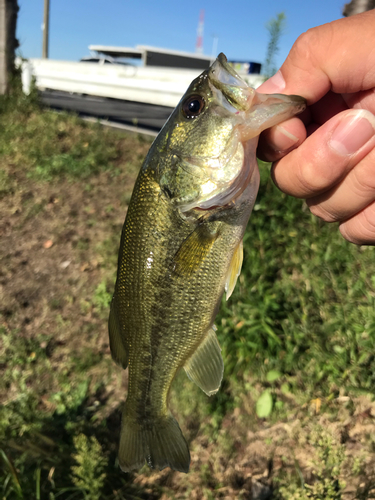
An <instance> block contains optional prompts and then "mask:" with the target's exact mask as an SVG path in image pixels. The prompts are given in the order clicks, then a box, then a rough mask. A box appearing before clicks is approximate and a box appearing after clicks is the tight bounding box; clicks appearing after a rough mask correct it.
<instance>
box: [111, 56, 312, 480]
mask: <svg viewBox="0 0 375 500" xmlns="http://www.w3.org/2000/svg"><path fill="white" fill-rule="evenodd" d="M305 105H306V103H305V99H303V98H302V97H300V96H284V95H279V94H275V95H266V94H260V93H258V92H256V91H255V90H254V89H252V88H251V87H249V86H248V85H247V83H246V82H245V81H244V80H243V79H242V78H241V77H240V76H239V75H238V74H237V73H236V72H235V71H234V69H233V68H232V67H231V66H230V64H229V63H228V61H227V59H226V57H225V55H224V54H220V55H219V56H218V57H217V59H216V60H215V61H214V63H213V64H212V65H211V66H210V68H209V69H207V70H205V71H204V72H203V73H202V74H201V75H200V76H198V77H197V78H196V79H195V80H194V81H193V82H192V83H191V85H190V86H189V88H188V89H187V91H186V93H185V95H184V96H183V97H182V99H181V101H180V103H179V104H178V105H177V107H176V108H175V110H174V111H173V112H172V114H171V116H170V117H169V119H168V120H167V122H166V123H165V125H164V127H163V128H162V130H161V131H160V133H159V135H158V136H157V137H156V139H155V140H154V142H153V144H152V145H151V148H150V150H149V152H148V154H147V156H146V159H145V161H144V164H143V166H142V167H141V170H140V172H139V175H138V178H137V180H136V183H135V186H134V190H133V193H132V197H131V200H130V204H129V207H128V211H127V214H126V219H125V223H124V226H123V230H122V235H121V243H120V249H119V257H118V271H117V279H116V284H115V289H114V294H113V298H112V302H111V307H110V314H109V321H108V326H109V341H110V349H111V354H112V358H113V360H114V361H115V362H116V363H117V364H118V365H120V366H121V367H122V368H123V369H125V368H127V367H128V370H129V371H128V393H127V399H126V402H125V404H124V407H123V414H122V424H121V436H120V444H119V451H118V459H119V465H120V467H121V469H122V470H123V471H125V472H130V471H132V470H136V469H140V468H141V467H143V466H144V465H145V464H146V463H147V464H148V465H149V466H150V467H152V468H156V469H160V470H162V469H164V468H165V467H170V468H171V469H173V470H176V471H180V472H188V471H189V466H190V452H189V447H188V444H187V442H186V440H185V438H184V436H183V434H182V431H181V429H180V427H179V425H178V423H177V420H176V419H175V418H174V416H173V415H172V414H171V412H170V410H169V408H168V394H169V392H170V388H171V385H172V382H173V379H174V378H175V376H176V374H177V372H178V371H179V370H180V369H181V368H184V369H185V372H186V374H187V376H188V377H189V378H190V379H191V380H192V381H193V382H194V383H195V384H197V385H198V386H199V387H200V388H201V389H202V390H203V391H204V392H205V393H206V394H207V395H208V396H211V395H213V394H215V393H216V392H217V391H218V389H219V387H220V384H221V381H222V377H223V371H224V364H223V359H222V355H221V348H220V345H219V342H218V339H217V336H216V333H215V330H216V328H215V325H214V320H215V316H216V314H217V312H218V310H219V307H220V303H221V299H222V296H223V294H224V293H226V298H227V299H228V298H229V297H230V295H231V293H232V291H233V289H234V286H235V284H236V281H237V278H238V276H239V274H240V271H241V265H242V260H243V245H242V239H243V235H244V231H245V228H246V224H247V222H248V220H249V217H250V214H251V211H252V208H253V206H254V203H255V199H256V195H257V192H258V187H259V170H258V166H257V160H256V147H257V143H258V137H259V134H260V133H261V132H262V131H263V130H264V129H266V128H268V127H271V126H273V125H275V124H277V123H279V122H281V121H283V120H285V119H287V118H289V117H291V116H293V115H295V114H297V113H300V112H301V111H303V109H304V108H305Z"/></svg>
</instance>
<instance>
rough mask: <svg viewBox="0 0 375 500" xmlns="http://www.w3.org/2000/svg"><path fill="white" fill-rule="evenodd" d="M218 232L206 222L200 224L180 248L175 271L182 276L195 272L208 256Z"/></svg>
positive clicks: (175, 258)
mask: <svg viewBox="0 0 375 500" xmlns="http://www.w3.org/2000/svg"><path fill="white" fill-rule="evenodd" d="M218 234H219V233H218V231H216V230H215V229H211V227H207V225H206V224H201V225H199V226H198V227H197V228H196V229H195V230H194V231H193V232H192V233H191V234H189V236H188V237H187V238H186V239H185V240H184V241H183V242H182V244H181V246H180V248H179V249H178V251H177V253H176V255H175V257H174V261H175V268H174V272H175V273H176V274H178V275H182V276H190V275H191V274H193V273H194V272H195V271H196V270H197V269H198V268H199V267H200V265H201V264H202V262H203V261H204V259H205V258H206V257H207V255H208V253H209V252H210V250H211V248H212V245H213V244H214V242H215V240H216V238H217V237H218Z"/></svg>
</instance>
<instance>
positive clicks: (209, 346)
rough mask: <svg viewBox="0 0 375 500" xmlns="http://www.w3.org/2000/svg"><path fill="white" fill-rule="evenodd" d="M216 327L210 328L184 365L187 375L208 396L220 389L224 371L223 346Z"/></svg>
mask: <svg viewBox="0 0 375 500" xmlns="http://www.w3.org/2000/svg"><path fill="white" fill-rule="evenodd" d="M214 328H215V327H213V328H210V330H209V331H208V334H207V336H206V337H205V339H204V340H203V342H202V343H201V344H200V345H199V347H198V349H197V350H196V351H195V353H194V354H193V355H192V356H191V358H189V359H188V360H187V362H186V363H185V366H184V369H185V372H186V375H187V376H188V377H189V378H190V380H192V381H193V382H194V383H195V384H197V386H198V387H200V388H201V389H202V391H203V392H205V393H206V394H207V396H212V394H215V392H217V391H218V390H219V387H220V384H221V381H222V378H223V373H224V363H223V358H222V357H221V348H220V345H219V341H218V340H217V337H216V334H215V331H214Z"/></svg>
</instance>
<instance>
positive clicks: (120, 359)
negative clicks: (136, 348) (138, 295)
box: [108, 296, 129, 369]
mask: <svg viewBox="0 0 375 500" xmlns="http://www.w3.org/2000/svg"><path fill="white" fill-rule="evenodd" d="M108 331H109V346H110V348H111V354H112V358H113V360H114V361H115V363H117V364H118V365H120V366H121V367H122V368H124V369H125V368H126V367H127V366H128V358H129V355H128V351H127V350H126V348H125V345H124V342H123V340H122V335H121V333H122V332H121V325H120V322H119V317H118V312H117V300H116V297H115V296H113V299H112V302H111V310H110V313H109V319H108Z"/></svg>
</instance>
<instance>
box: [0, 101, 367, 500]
mask: <svg viewBox="0 0 375 500" xmlns="http://www.w3.org/2000/svg"><path fill="white" fill-rule="evenodd" d="M0 109H1V113H0V127H1V128H2V130H3V133H2V135H1V136H0V158H1V159H2V165H3V166H4V168H3V169H2V170H0V199H3V200H7V197H9V199H10V198H11V197H13V198H15V199H17V196H18V195H20V196H21V195H22V194H23V193H24V191H25V185H27V183H26V184H25V181H24V180H22V179H21V177H22V176H26V178H27V179H29V180H30V182H32V183H33V184H32V186H34V187H35V186H39V187H38V189H41V190H43V189H45V193H44V192H42V191H41V192H42V195H40V196H39V198H38V199H37V200H33V199H31V200H30V201H28V200H27V199H26V201H25V202H23V205H22V204H21V206H22V207H23V210H24V212H25V214H26V216H25V219H24V220H25V221H30V220H34V219H35V220H38V219H37V218H38V217H39V218H40V217H44V214H45V213H46V212H45V210H46V206H47V205H48V198H49V196H50V192H49V189H50V188H49V186H53V191H52V192H53V193H55V192H56V189H57V188H56V186H58V185H59V182H62V181H68V182H73V181H74V182H75V183H80V184H79V185H80V186H81V188H82V193H83V192H85V193H92V196H93V198H92V199H93V202H94V201H95V200H94V197H95V192H96V191H95V190H96V189H97V187H96V186H97V184H96V182H97V181H96V179H97V177H98V176H99V175H101V174H102V173H103V172H104V173H106V174H108V177H106V179H107V181H108V182H113V184H116V183H117V182H118V179H119V178H120V176H121V175H122V170H123V168H124V167H123V162H124V158H126V162H127V164H129V165H130V167H129V170H128V174H127V175H129V182H132V181H133V180H134V176H135V173H136V171H137V169H138V168H139V165H140V163H141V160H142V157H143V154H144V150H145V144H144V140H143V139H141V138H137V137H136V136H134V137H132V138H131V139H129V138H128V139H127V140H126V141H124V140H123V139H122V138H121V136H119V135H118V134H116V133H114V132H111V131H110V130H106V129H103V128H101V127H99V126H93V125H87V124H85V123H83V122H81V121H80V120H79V119H78V118H77V117H74V116H70V115H68V114H65V113H61V114H57V113H53V112H50V111H47V110H41V109H40V108H39V105H38V103H37V100H36V99H35V96H32V97H31V98H25V97H23V96H21V95H19V96H18V97H17V98H16V99H15V98H14V97H13V100H12V98H10V99H3V100H2V101H0ZM146 146H147V145H146ZM146 149H147V148H146ZM141 151H142V152H141ZM260 169H261V186H260V192H259V196H258V199H257V202H256V205H255V208H254V212H253V214H252V217H251V220H250V223H249V225H248V228H247V230H246V234H245V238H244V264H243V270H242V274H241V276H240V278H239V280H238V283H237V286H236V289H235V291H234V293H233V295H232V297H231V299H230V300H229V302H225V301H224V300H223V303H222V307H221V310H220V313H219V315H218V318H217V319H216V324H217V326H218V337H219V340H220V344H221V346H222V348H223V358H224V360H225V377H224V381H223V385H222V387H221V389H220V391H219V392H218V394H217V395H216V396H215V397H212V398H209V399H208V398H206V397H205V396H204V395H203V394H202V393H201V392H200V391H199V390H198V389H197V388H196V387H193V386H192V384H191V383H190V382H189V381H188V380H187V379H186V377H184V376H183V374H181V375H180V376H179V377H178V379H177V381H176V384H175V390H174V391H172V396H171V403H172V407H173V409H174V411H175V413H177V414H178V415H177V416H178V420H179V421H180V423H181V425H182V427H183V428H184V432H185V434H186V436H187V437H188V439H189V440H191V445H192V446H193V449H198V450H200V452H201V453H203V455H204V450H205V449H206V448H207V447H208V448H209V447H210V446H212V448H209V449H210V450H215V451H213V454H214V458H212V459H211V461H210V460H208V461H206V462H205V463H202V465H201V467H200V469H199V470H198V471H196V470H195V471H192V472H191V473H190V475H189V476H188V477H187V479H184V477H183V476H182V475H179V479H178V486H176V483H173V484H172V481H173V477H172V476H168V478H169V479H168V480H167V479H165V477H164V476H163V475H162V474H161V475H160V480H154V479H153V477H154V476H153V475H152V473H151V472H150V471H149V470H148V469H147V468H145V469H144V470H142V474H140V475H136V476H133V475H129V474H128V475H124V474H121V473H120V471H119V469H118V466H117V462H116V447H117V442H118V433H119V427H120V408H119V406H118V405H117V406H116V405H115V404H114V403H113V401H112V400H110V394H109V395H108V394H107V393H106V388H108V387H110V386H114V385H115V384H114V382H113V380H114V379H115V378H116V377H118V375H116V374H117V373H118V372H116V368H115V367H114V365H113V363H112V362H111V361H110V360H109V354H106V355H105V354H103V352H104V348H101V347H97V345H96V344H97V342H98V339H99V337H100V335H99V333H97V330H98V325H101V328H102V329H105V328H106V321H107V313H108V307H109V302H110V299H111V292H112V287H113V280H114V277H115V268H116V261H117V246H118V243H119V235H120V233H119V231H120V227H119V225H118V223H112V222H111V218H112V217H113V214H115V213H116V211H117V210H118V208H116V207H117V205H116V203H117V202H121V203H124V201H125V202H126V201H127V200H128V199H129V192H130V191H129V187H128V186H126V185H124V188H123V191H122V194H121V196H122V198H123V199H122V200H117V199H114V200H112V201H111V202H110V203H107V204H106V205H105V207H104V209H103V210H102V212H101V213H100V214H99V215H98V214H96V213H95V210H94V208H95V207H91V206H87V207H85V210H86V212H87V217H88V218H87V220H86V219H85V224H87V226H88V227H91V228H92V234H93V239H92V240H91V239H90V238H86V237H85V236H84V235H80V234H79V235H77V238H76V240H74V242H73V243H72V252H73V254H72V255H74V256H75V258H76V259H77V262H79V263H82V262H83V263H84V266H83V267H82V269H83V270H82V271H81V273H83V274H82V276H84V278H82V283H83V284H81V282H79V283H80V285H79V286H80V287H81V288H80V292H79V294H78V296H77V297H76V296H75V295H74V293H73V291H72V292H71V295H70V294H69V295H67V294H66V292H65V296H63V297H52V298H50V299H49V302H48V307H49V310H50V311H51V314H50V316H48V317H49V318H53V321H54V323H53V324H54V325H56V330H54V331H51V332H50V333H49V334H46V333H39V332H33V335H31V336H30V335H26V334H25V333H24V331H23V327H22V325H21V324H20V325H19V327H17V328H15V329H9V328H8V327H7V326H6V320H5V319H4V318H5V316H4V318H3V319H4V326H2V327H0V395H1V398H2V399H1V401H2V402H3V404H2V406H1V408H0V463H2V467H1V469H0V498H2V499H4V500H13V499H20V498H24V499H34V498H35V499H39V498H40V499H44V498H46V499H48V500H50V499H51V500H52V499H55V498H56V499H64V500H70V499H92V500H94V499H97V498H103V499H105V500H109V499H111V500H112V499H119V500H121V499H133V498H134V499H142V498H150V499H151V498H152V499H157V498H163V500H164V499H166V498H179V499H180V498H181V499H182V498H189V495H190V493H191V491H192V490H193V488H194V485H197V488H198V489H199V488H200V490H199V491H201V493H202V495H203V496H202V498H207V499H208V498H216V497H217V498H220V497H219V496H217V495H219V493H217V492H218V491H220V489H221V488H223V487H224V486H227V485H228V484H230V485H232V484H234V485H235V486H233V487H235V488H237V483H238V484H242V482H243V481H245V480H242V479H241V478H240V479H238V481H237V479H233V477H234V478H236V477H237V476H236V475H234V476H233V475H232V476H231V477H230V478H229V479H228V478H226V476H225V474H224V472H223V473H220V463H221V461H224V462H225V463H227V464H230V463H231V460H234V461H235V460H236V453H237V451H236V450H237V448H240V446H241V439H242V440H243V442H242V445H243V444H244V443H245V442H246V439H247V437H246V436H247V432H248V430H249V429H254V432H255V431H256V430H257V429H262V426H267V425H269V426H272V425H273V424H276V423H277V422H284V421H285V422H292V421H300V425H299V427H298V426H297V430H298V433H300V434H298V435H297V434H296V436H294V437H293V439H294V440H295V442H296V443H298V446H300V447H303V446H305V445H306V446H308V447H309V450H310V451H311V454H312V457H313V458H312V464H311V470H312V471H313V472H310V474H309V475H308V474H307V473H306V471H305V470H302V469H301V467H300V464H299V462H298V460H297V459H295V461H292V462H291V463H290V457H289V458H288V459H285V468H283V469H282V471H281V472H279V473H277V474H276V473H275V476H274V478H273V479H274V484H273V487H274V492H275V495H276V496H275V498H278V499H280V500H293V499H295V500H304V499H307V498H314V499H317V500H318V499H323V498H325V499H327V500H328V499H332V500H333V499H335V500H336V499H337V500H338V499H341V498H343V499H344V498H346V497H345V496H344V489H345V486H344V484H343V476H345V477H347V476H349V477H356V476H361V477H362V483H361V490H359V489H357V498H363V499H364V498H371V497H370V496H369V495H370V494H371V491H372V488H374V484H375V481H374V478H373V477H372V478H371V477H370V476H369V475H368V474H367V472H366V473H365V472H364V471H365V470H366V466H365V464H366V463H367V462H366V460H368V459H369V457H371V456H372V455H373V452H374V448H375V446H374V440H373V438H372V437H371V433H369V434H365V433H364V434H363V439H362V441H361V443H362V444H361V446H362V447H363V450H362V451H363V457H362V456H356V457H354V458H353V461H352V462H350V461H349V462H350V463H349V462H348V461H347V460H346V459H344V457H343V450H344V448H345V440H344V441H343V443H341V442H340V440H338V439H337V436H334V435H333V434H332V433H331V431H328V430H326V429H324V432H323V431H319V430H318V431H317V429H321V428H320V427H317V425H316V424H317V422H316V416H317V414H318V416H319V415H324V418H326V421H327V422H331V423H335V424H336V425H337V426H338V427H339V428H340V429H341V430H342V429H344V430H345V429H346V427H345V426H344V423H345V422H346V420H345V419H348V418H349V419H350V418H353V415H355V410H356V409H355V404H356V403H355V401H357V400H356V398H357V397H359V396H361V395H365V397H366V398H367V399H366V401H368V402H369V403H368V404H371V401H372V398H373V395H374V387H375V370H374V361H375V359H374V353H375V307H374V306H375V253H374V252H375V250H374V248H373V247H356V246H354V245H351V244H349V243H347V242H346V241H345V240H344V239H343V238H342V237H341V236H340V234H339V232H338V228H337V226H336V225H329V224H325V223H323V222H321V221H320V220H318V219H316V218H315V217H313V216H312V215H311V214H310V213H309V211H308V210H307V208H306V206H305V205H304V203H303V202H302V201H301V200H296V199H293V198H291V197H288V196H286V195H284V194H282V193H281V192H280V191H279V190H278V189H277V188H276V187H275V186H274V185H273V183H272V181H271V180H270V177H269V165H266V164H260ZM121 179H122V182H123V178H122V177H121ZM41 186H42V187H41ZM43 186H45V187H44V188H43ZM30 189H31V188H30ZM51 189H52V188H51ZM13 198H12V199H13ZM105 217H108V222H107V225H108V231H107V233H105V234H104V232H103V233H100V232H99V230H98V229H96V228H97V227H98V226H100V224H101V222H102V220H107V219H105ZM101 219H102V220H101ZM63 223H64V222H62V224H63ZM112 224H113V226H112ZM16 229H17V230H19V231H20V237H22V224H21V223H20V224H19V225H18V226H17V227H16ZM115 230H116V234H115V233H114V231H115ZM117 233H118V234H117ZM90 234H91V233H90ZM74 252H75V253H74ZM88 253H90V259H91V260H95V259H96V261H97V263H96V264H95V265H93V264H91V263H87V262H86V260H89V257H87V254H88ZM63 259H65V257H64V258H62V260H63ZM90 262H91V261H90ZM72 265H73V264H72ZM90 266H91V267H90ZM86 269H88V270H87V271H86ZM84 273H87V274H84ZM90 273H91V274H90ZM80 276H81V275H80ZM85 280H86V281H85ZM76 285H77V281H75V280H72V282H71V287H72V289H73V288H74V287H75V286H76ZM64 307H66V308H67V309H66V310H67V312H66V313H65V314H64ZM73 308H75V309H74V310H76V311H77V312H76V314H77V315H78V316H82V317H84V318H87V319H86V320H85V321H86V322H83V326H82V328H81V329H80V330H79V331H77V332H76V335H77V336H78V337H77V343H76V344H74V345H72V347H71V349H70V351H69V349H68V347H69V346H67V347H66V350H65V351H64V353H65V354H62V355H61V358H62V359H61V361H60V362H59V363H60V364H59V365H58V369H57V368H56V367H57V365H56V363H57V361H56V360H55V359H54V358H53V356H52V354H51V352H52V351H53V348H54V345H55V343H56V342H57V341H56V338H58V337H59V334H60V333H61V332H67V331H70V330H73V329H74V321H73V319H72V318H71V317H70V314H71V312H72V311H73ZM50 321H52V319H50ZM74 331H75V330H74ZM80 342H81V343H80ZM113 390H114V389H113ZM103 394H105V395H106V396H105V398H104V397H103V398H102V395H103ZM338 396H339V397H340V398H344V397H347V399H348V402H347V403H346V405H345V407H344V409H343V410H342V409H340V408H338V406H337V404H336V403H335V401H336V400H337V398H338ZM311 400H314V401H318V402H319V408H320V410H317V411H316V412H315V413H314V412H312V411H311V409H310V407H311ZM238 409H240V410H241V411H240V412H238V411H237V410H238ZM236 411H237V412H236ZM233 415H236V417H233V420H230V422H231V425H230V426H229V427H228V418H232V416H233ZM233 422H234V424H233ZM345 425H346V424H345ZM236 427H238V432H237V434H238V435H237V436H235V435H232V434H231V432H232V431H233V428H236ZM296 432H297V431H296ZM241 433H242V434H241ZM319 433H320V435H319ZM239 436H240V437H241V439H240V437H239ZM201 441H203V444H202V443H201ZM273 442H276V443H277V439H276V438H275V437H273V436H272V435H271V434H270V436H267V439H266V438H265V439H264V443H265V444H266V445H267V446H268V445H270V446H272V443H273ZM275 446H277V445H275ZM195 447H196V448H195ZM199 447H200V448H199ZM215 453H216V454H215ZM361 457H362V458H361ZM288 460H289V462H288ZM223 470H224V471H225V468H224V469H223ZM366 474H367V477H366ZM363 476H364V477H365V479H363ZM163 478H164V479H163ZM218 478H219V479H218ZM168 481H169V482H168ZM241 481H242V482H241ZM171 484H172V486H171ZM173 487H176V488H177V487H178V488H180V489H179V493H176V492H175V490H174V489H173ZM235 491H236V492H237V493H235V495H237V497H238V498H241V495H242V494H241V495H240V493H239V491H240V486H238V488H237V490H235ZM162 495H164V496H162ZM244 495H245V494H244ZM361 495H362V496H361ZM366 495H367V496H366ZM233 498H236V497H235V496H234V497H233ZM243 498H245V496H244V497H243Z"/></svg>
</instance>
